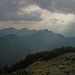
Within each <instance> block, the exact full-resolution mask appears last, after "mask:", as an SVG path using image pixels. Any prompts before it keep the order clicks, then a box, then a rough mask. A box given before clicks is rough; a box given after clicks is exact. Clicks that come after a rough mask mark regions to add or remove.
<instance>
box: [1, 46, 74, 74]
mask: <svg viewBox="0 0 75 75" xmlns="http://www.w3.org/2000/svg"><path fill="white" fill-rule="evenodd" d="M0 75H75V48H73V47H61V48H57V49H54V50H52V51H44V52H39V53H35V54H28V55H27V56H26V59H24V60H21V61H20V62H18V63H15V64H13V65H12V66H10V67H9V66H8V65H6V66H5V67H3V68H2V69H1V70H0Z"/></svg>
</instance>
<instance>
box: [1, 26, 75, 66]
mask: <svg viewBox="0 0 75 75" xmlns="http://www.w3.org/2000/svg"><path fill="white" fill-rule="evenodd" d="M62 46H75V37H65V36H63V35H62V34H57V33H54V32H52V31H49V30H47V29H45V30H29V29H26V28H23V29H21V30H17V29H15V28H12V27H11V28H6V29H2V30H0V60H1V61H0V67H2V66H4V65H5V64H7V63H8V64H12V63H14V62H16V61H19V60H20V59H24V58H25V56H26V55H27V54H28V53H35V52H40V51H46V50H52V49H54V48H58V47H62Z"/></svg>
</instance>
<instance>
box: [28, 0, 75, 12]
mask: <svg viewBox="0 0 75 75" xmlns="http://www.w3.org/2000/svg"><path fill="white" fill-rule="evenodd" d="M30 1H31V3H34V4H36V5H38V6H40V7H41V8H43V9H47V10H49V11H51V12H63V13H75V0H28V3H29V2H30Z"/></svg>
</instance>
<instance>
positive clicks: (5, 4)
mask: <svg viewBox="0 0 75 75" xmlns="http://www.w3.org/2000/svg"><path fill="white" fill-rule="evenodd" d="M24 2H25V0H22V1H21V0H0V21H14V20H18V21H19V20H25V21H40V20H42V17H41V11H37V10H33V11H26V12H23V11H21V9H22V8H23V3H24ZM24 5H25V4H24ZM27 9H28V8H27V6H26V7H25V8H24V10H27ZM31 9H32V7H31ZM31 9H29V10H31ZM35 9H36V7H35Z"/></svg>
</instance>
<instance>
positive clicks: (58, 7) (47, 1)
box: [0, 0, 75, 21]
mask: <svg viewBox="0 0 75 75" xmlns="http://www.w3.org/2000/svg"><path fill="white" fill-rule="evenodd" d="M34 4H35V5H38V6H39V7H40V8H42V9H46V10H48V11H50V12H56V11H58V12H63V13H73V14H75V0H0V20H28V21H29V20H30V21H35V20H36V21H39V20H41V17H40V16H41V14H39V12H38V11H37V13H38V14H36V13H35V12H33V13H31V14H27V13H26V14H23V15H22V16H19V15H17V12H20V8H24V7H27V6H29V5H34ZM9 14H10V15H9ZM33 14H34V15H33Z"/></svg>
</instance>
